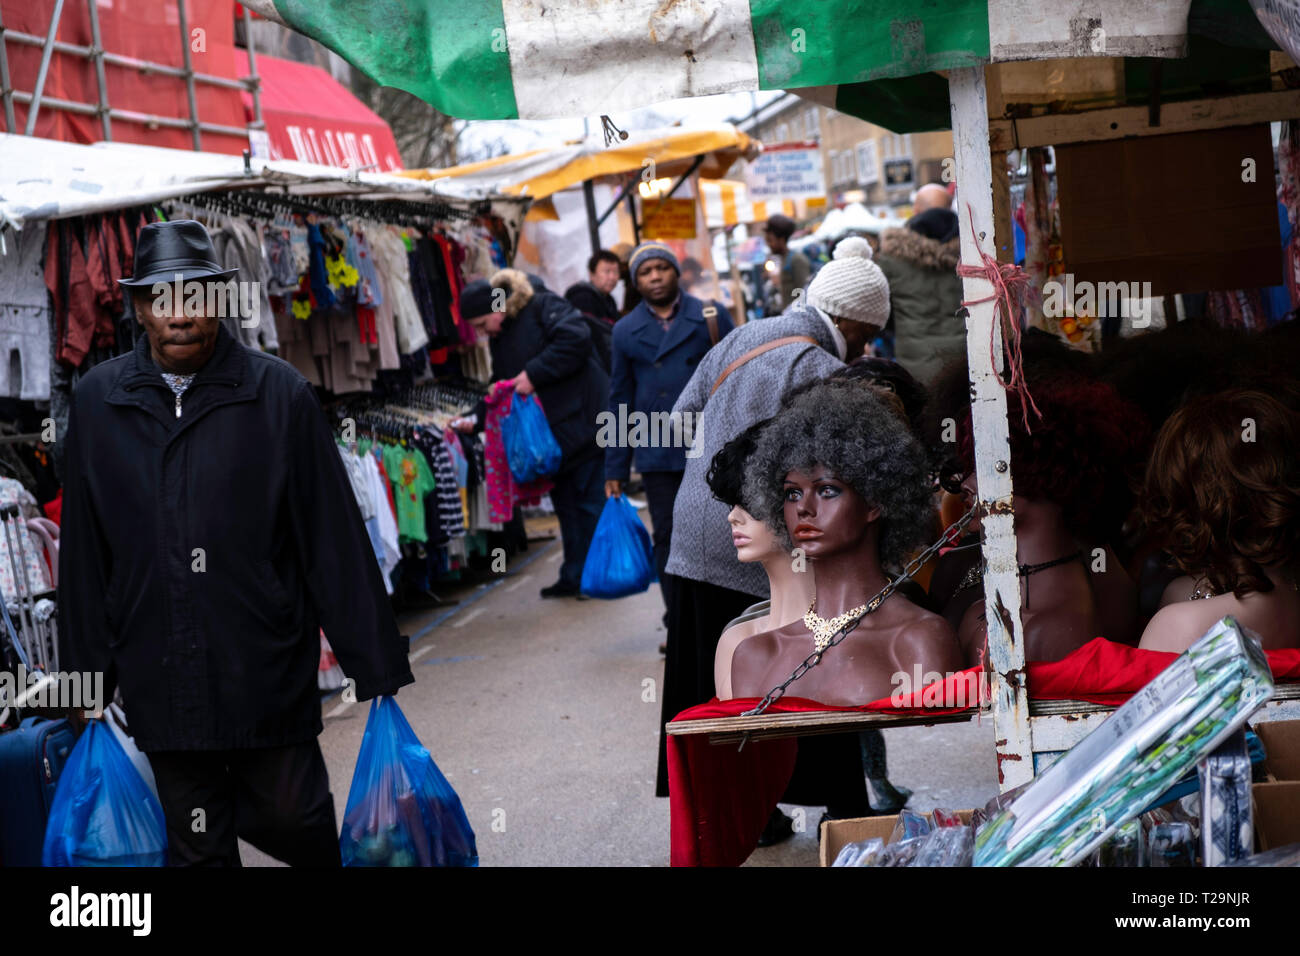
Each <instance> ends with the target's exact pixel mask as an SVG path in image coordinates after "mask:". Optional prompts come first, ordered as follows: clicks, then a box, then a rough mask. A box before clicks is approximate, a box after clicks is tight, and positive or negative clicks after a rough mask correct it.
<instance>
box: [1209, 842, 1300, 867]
mask: <svg viewBox="0 0 1300 956" xmlns="http://www.w3.org/2000/svg"><path fill="white" fill-rule="evenodd" d="M1227 866H1300V843H1288V844H1287V845H1286V846H1279V847H1276V848H1274V849H1272V850H1269V851H1267V852H1265V853H1256V854H1255V855H1254V856H1248V857H1245V858H1243V859H1240V860H1235V861H1233V862H1232V863H1228V864H1227Z"/></svg>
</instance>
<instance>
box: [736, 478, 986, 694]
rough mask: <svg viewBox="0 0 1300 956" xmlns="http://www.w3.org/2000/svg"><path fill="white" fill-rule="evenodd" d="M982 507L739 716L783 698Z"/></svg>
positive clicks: (911, 563) (956, 523) (976, 507)
mask: <svg viewBox="0 0 1300 956" xmlns="http://www.w3.org/2000/svg"><path fill="white" fill-rule="evenodd" d="M979 510H980V505H979V503H978V502H976V503H975V504H974V505H972V506H971V509H970V510H969V511H967V512H966V513H965V514H964V515H962V516H961V517H960V518H958V519H957V520H956V521H954V522H953V523H952V524H951V525H949V526H948V527H947V528H945V529H944V531H943V534H941V535H940V536H939V540H938V541H936V542H935V543H934V544H932V545H930V546H929V547H928V548H926V549H925V550H924V551H922V552H921V553H920V554H918V555H917V556H916V557H915V558H913V559H912V560H911V561H909V562H908V563H907V566H906V567H905V568H903V573H902V574H900V575H899V576H898V577H896V578H894V580H892V581H890V582H889V583H888V584H886V585H885V586H884V587H883V588H881V589H880V591H879V593H878V594H876V596H875V597H873V598H872V599H871V600H870V601H868V602H867V607H866V610H864V611H863V612H862V613H861V614H858V615H857V616H856V617H854V618H853V619H852V620H851V621H849V622H848V623H847V624H845V625H844V626H843V627H841V628H840V629H839V630H838V631H836V632H835V634H834V636H832V637H831V639H830V641H829V642H828V643H827V645H826V646H825V647H824V648H822V649H821V650H820V651H813V652H812V653H811V654H809V655H808V656H807V657H806V658H804V661H803V663H802V664H800V665H799V666H798V667H796V668H795V669H794V673H793V674H791V675H790V676H789V677H787V678H786V680H785V682H784V683H782V684H780V685H779V686H777V687H773V688H772V689H771V690H770V691H769V692H768V694H767V696H766V697H764V698H763V699H762V700H761V701H760V702H759V704H758V706H757V707H755V708H754V709H753V710H747V711H745V712H744V713H743V714H741V715H740V716H741V717H757V716H758V715H759V714H761V713H763V711H765V710H767V709H768V708H769V707H771V706H772V705H773V704H774V703H776V702H777V701H778V700H780V699H781V698H782V697H784V696H785V691H786V688H787V687H789V686H790V685H791V684H793V683H794V682H795V681H797V680H798V679H799V678H800V677H803V675H804V674H806V673H808V672H809V671H810V670H812V669H813V668H814V667H816V666H817V665H818V664H820V663H821V660H822V658H823V657H824V656H825V655H826V652H827V651H829V650H830V649H831V648H832V647H834V646H835V645H836V644H838V643H839V642H840V641H842V640H844V638H846V637H847V636H848V635H849V633H850V632H851V631H852V630H853V629H854V628H855V627H857V626H858V624H859V623H861V621H862V619H863V618H864V617H866V616H867V615H868V614H870V613H871V612H873V611H874V610H876V608H878V607H880V605H881V604H883V603H884V601H885V598H887V597H889V596H890V595H891V594H893V593H894V591H896V590H897V589H898V587H899V586H900V585H901V584H902V583H903V582H904V581H906V580H908V579H909V578H911V577H912V575H914V574H916V572H917V571H919V570H921V568H922V567H924V566H925V563H926V562H927V561H929V560H930V559H931V558H932V557H934V556H935V555H936V554H938V553H939V549H940V548H942V547H943V546H944V545H945V544H947V543H948V542H949V541H951V540H953V536H954V535H956V536H958V537H960V535H961V532H962V531H964V530H965V528H966V526H967V525H968V524H970V523H971V521H972V520H974V518H975V515H976V514H977V513H978V512H979Z"/></svg>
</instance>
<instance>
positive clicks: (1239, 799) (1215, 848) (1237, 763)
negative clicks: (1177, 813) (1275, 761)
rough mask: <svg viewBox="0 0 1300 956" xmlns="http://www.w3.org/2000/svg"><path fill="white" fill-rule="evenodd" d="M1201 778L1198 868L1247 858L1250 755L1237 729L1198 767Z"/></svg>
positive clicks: (1251, 839)
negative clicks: (1199, 854) (1199, 863)
mask: <svg viewBox="0 0 1300 956" xmlns="http://www.w3.org/2000/svg"><path fill="white" fill-rule="evenodd" d="M1197 771H1198V773H1199V776H1200V779H1201V866H1223V865H1224V864H1225V863H1232V862H1234V861H1235V860H1240V859H1242V858H1244V857H1247V856H1250V851H1251V848H1252V847H1253V846H1254V844H1255V829H1254V826H1253V824H1252V821H1251V815H1250V776H1251V769H1250V755H1249V754H1248V752H1247V750H1246V734H1245V731H1243V730H1238V731H1237V732H1236V733H1235V734H1233V735H1232V736H1231V737H1229V738H1228V739H1227V740H1226V741H1224V742H1223V743H1222V744H1220V745H1219V747H1218V749H1216V750H1215V751H1214V752H1213V753H1211V754H1210V755H1209V756H1207V757H1205V759H1203V760H1202V761H1201V762H1200V763H1199V764H1198V765H1197Z"/></svg>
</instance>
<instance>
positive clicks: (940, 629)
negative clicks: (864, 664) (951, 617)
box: [893, 601, 959, 665]
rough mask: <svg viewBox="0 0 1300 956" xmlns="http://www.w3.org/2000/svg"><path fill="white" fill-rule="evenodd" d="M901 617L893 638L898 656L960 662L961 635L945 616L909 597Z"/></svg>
mask: <svg viewBox="0 0 1300 956" xmlns="http://www.w3.org/2000/svg"><path fill="white" fill-rule="evenodd" d="M900 618H901V619H900V621H899V626H898V628H897V631H896V635H895V637H894V641H893V645H894V650H895V654H896V656H899V657H903V656H906V657H908V658H909V659H913V660H922V661H934V662H942V663H943V664H945V665H947V664H955V663H956V662H957V659H958V657H959V652H958V645H957V635H956V634H954V633H953V630H952V628H951V627H950V626H949V625H948V622H947V621H945V620H944V619H943V618H942V617H940V616H939V615H938V614H934V613H932V612H931V611H927V610H925V608H922V607H917V606H916V605H915V604H912V603H911V602H910V601H909V602H907V605H906V607H905V608H904V609H903V610H902V613H901V614H900Z"/></svg>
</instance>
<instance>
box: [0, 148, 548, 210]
mask: <svg viewBox="0 0 1300 956" xmlns="http://www.w3.org/2000/svg"><path fill="white" fill-rule="evenodd" d="M250 187H255V188H266V187H277V188H282V189H283V191H286V192H288V193H291V194H296V195H311V196H321V195H326V196H330V195H333V196H351V197H357V198H365V199H400V200H408V201H416V202H421V201H423V202H432V201H437V202H443V203H446V204H447V205H450V206H454V207H460V208H471V207H474V206H476V205H478V204H479V203H480V202H482V201H484V197H481V196H478V195H474V196H471V195H470V192H469V191H468V190H466V189H463V188H461V187H459V186H458V185H456V184H453V183H449V182H446V181H442V182H430V181H427V180H419V179H410V178H407V177H403V176H394V175H389V174H383V173H349V172H348V171H347V170H342V169H335V168H333V167H330V166H316V165H313V164H310V163H300V162H296V161H292V160H274V161H269V160H260V159H253V160H250V161H249V163H248V165H247V167H246V166H245V162H244V160H243V158H242V157H239V156H227V155H223V154H218V153H197V152H192V151H190V150H179V149H161V148H158V147H154V146H137V145H133V144H126V143H96V144H95V145H93V146H84V145H80V144H76V143H64V142H59V141H57V140H49V139H37V138H35V137H31V136H17V135H10V134H7V133H4V134H0V225H5V224H7V225H10V226H12V227H13V228H15V229H21V228H22V226H23V224H24V223H26V222H29V221H32V220H40V219H66V218H69V217H71V216H83V215H88V214H92V213H98V212H105V211H108V210H111V209H120V208H123V207H126V206H136V205H144V204H147V203H157V202H162V201H164V200H167V199H177V198H181V197H184V196H191V195H195V194H197V193H203V192H208V191H210V190H222V189H246V188H250ZM486 201H487V202H488V203H489V204H490V207H491V211H492V212H493V213H494V214H496V215H498V216H500V217H501V218H502V219H503V220H504V221H505V222H506V223H507V224H508V226H509V227H510V228H511V232H512V234H513V233H515V232H517V231H518V228H519V224H520V223H521V222H522V219H523V215H524V212H525V211H526V206H527V200H522V201H521V200H520V199H516V198H513V197H501V196H491V197H490V198H489V199H487V200H486Z"/></svg>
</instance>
